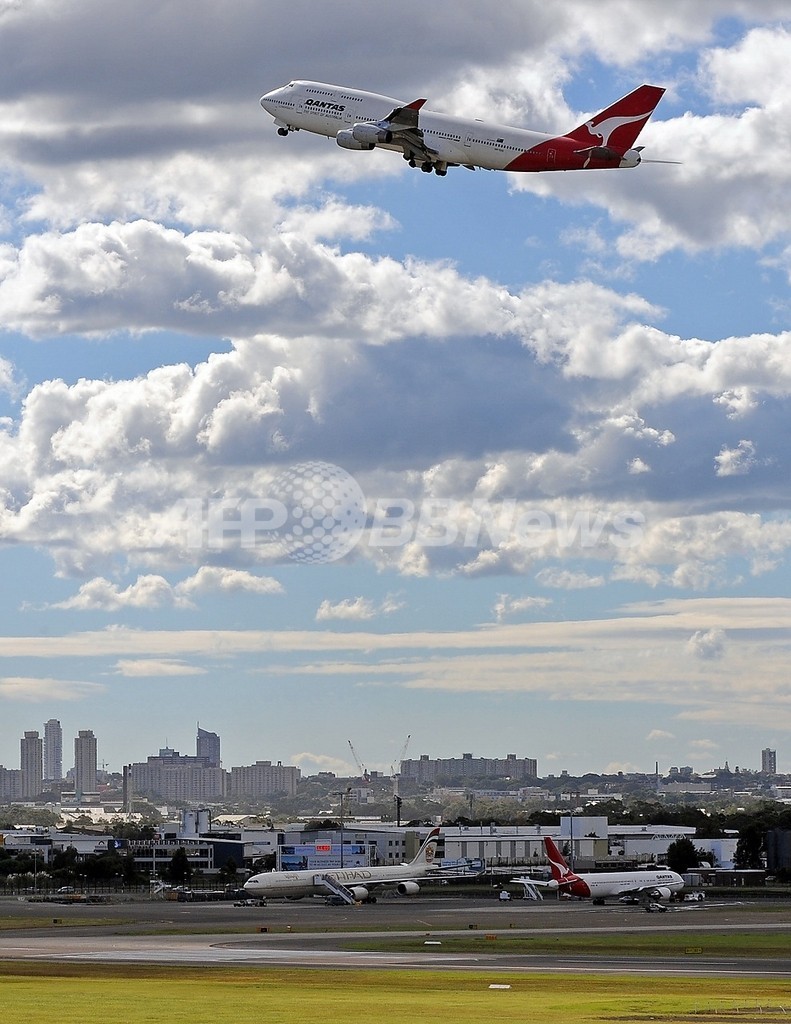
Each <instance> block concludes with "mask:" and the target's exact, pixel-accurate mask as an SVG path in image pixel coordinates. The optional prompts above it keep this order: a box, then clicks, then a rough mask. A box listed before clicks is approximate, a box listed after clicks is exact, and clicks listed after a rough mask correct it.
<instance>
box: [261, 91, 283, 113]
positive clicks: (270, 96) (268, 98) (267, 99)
mask: <svg viewBox="0 0 791 1024" xmlns="http://www.w3.org/2000/svg"><path fill="white" fill-rule="evenodd" d="M279 92H280V90H279V89H273V90H272V91H271V92H265V93H264V95H263V96H262V97H261V99H260V100H259V101H258V102H259V103H260V104H261V106H262V107H263V108H264V110H266V109H267V107H268V104H269V103H271V102H272V100H274V98H275V96H277V94H278V93H279Z"/></svg>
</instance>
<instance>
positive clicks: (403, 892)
mask: <svg viewBox="0 0 791 1024" xmlns="http://www.w3.org/2000/svg"><path fill="white" fill-rule="evenodd" d="M396 891H397V893H398V895H399V896H417V894H418V893H419V892H420V886H419V885H418V884H417V882H399V883H398V885H397V887H396Z"/></svg>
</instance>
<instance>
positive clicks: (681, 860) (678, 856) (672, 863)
mask: <svg viewBox="0 0 791 1024" xmlns="http://www.w3.org/2000/svg"><path fill="white" fill-rule="evenodd" d="M665 859H666V861H667V866H668V867H669V868H670V870H671V871H677V872H678V873H679V874H680V875H683V874H684V872H685V871H689V869H690V868H696V867H698V865H699V864H700V853H699V852H698V850H697V848H696V847H695V844H694V843H693V842H692V840H691V839H688V838H687V837H686V836H682V837H681V839H676V841H675V842H673V843H671V844H670V846H668V848H667V856H666V858H665Z"/></svg>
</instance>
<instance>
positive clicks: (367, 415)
mask: <svg viewBox="0 0 791 1024" xmlns="http://www.w3.org/2000/svg"><path fill="white" fill-rule="evenodd" d="M54 7H59V8H60V9H59V10H57V11H55V10H54ZM54 7H53V4H52V3H51V2H50V3H44V2H43V0H32V2H30V3H28V4H25V5H24V6H18V5H15V4H10V3H9V4H0V26H1V27H2V29H3V31H2V32H0V53H1V54H2V57H3V59H2V61H0V69H2V70H0V111H1V112H2V113H1V114H0V116H1V117H2V124H3V136H4V140H5V145H4V152H3V156H2V159H1V160H0V169H1V170H2V188H0V324H2V325H3V329H2V331H1V332H0V359H1V360H2V361H1V362H0V416H2V417H4V421H3V422H4V432H3V433H2V434H0V497H2V502H3V505H2V513H1V514H0V545H1V546H0V567H2V569H3V571H4V578H5V579H6V580H7V581H8V582H7V586H6V587H5V588H4V590H3V592H2V594H0V608H2V613H3V615H2V622H3V627H2V633H1V634H0V658H2V664H0V764H4V765H5V766H6V767H16V766H17V765H18V758H19V738H20V736H21V735H22V732H23V731H24V730H25V729H31V728H41V727H42V725H43V722H44V721H46V720H47V719H48V718H51V717H57V718H60V719H61V721H62V723H63V726H64V743H65V749H66V750H67V751H68V750H70V745H71V737H72V736H73V735H76V733H77V730H78V729H82V728H92V729H93V730H94V731H95V733H96V735H97V737H98V740H99V758H100V760H102V761H105V762H106V763H107V764H108V766H109V767H111V768H113V769H116V770H118V769H120V767H121V765H122V764H123V763H124V762H126V761H134V760H139V759H142V758H145V756H147V755H148V754H150V753H155V752H156V750H157V749H158V748H159V747H160V746H162V745H164V744H165V743H166V742H167V743H169V744H170V745H173V746H175V747H177V748H179V749H181V750H182V751H184V752H193V750H194V746H193V744H194V734H195V723H196V722H197V721H200V723H201V725H202V726H203V727H204V728H209V729H214V730H216V731H218V732H219V733H220V734H221V736H222V738H223V760H224V763H225V764H226V766H228V767H230V766H231V765H234V764H245V763H250V762H251V761H254V760H256V759H271V760H273V761H277V760H282V761H283V762H287V763H297V764H299V765H300V766H301V767H302V769H303V771H305V772H307V773H312V772H314V771H317V770H322V769H325V768H329V769H332V770H337V771H351V770H352V768H353V766H352V764H351V760H350V754H349V751H348V744H347V740H348V739H352V741H353V742H354V744H355V747H356V749H357V751H358V753H359V755H360V756H361V757H362V759H363V760H364V761H365V763H366V764H367V765H368V766H369V767H374V768H377V767H378V768H380V769H382V770H387V769H388V768H389V765H390V764H391V763H392V761H393V759H394V758H395V757H396V756H397V754H398V752H399V751H400V749H401V747H402V745H403V742H404V738H405V737H406V735H407V734H411V736H412V740H411V745H410V752H411V753H412V754H417V753H422V752H425V753H429V754H432V755H434V756H452V755H458V754H460V753H462V752H465V751H471V752H474V753H475V754H477V755H487V756H498V755H502V754H505V753H509V752H515V753H517V754H518V755H519V756H527V757H536V758H537V760H538V765H539V773H540V774H542V775H543V774H549V773H555V774H557V773H559V772H560V771H562V770H564V769H565V770H567V771H569V772H572V773H576V772H583V771H588V770H589V771H605V770H624V771H631V770H637V771H651V770H653V767H654V763H655V762H656V761H658V762H659V764H660V768H663V769H664V770H666V769H667V768H669V767H670V766H671V765H681V764H691V765H693V766H694V767H695V768H697V769H699V770H705V769H707V768H711V767H715V766H717V765H721V764H724V763H725V761H728V763H729V764H730V765H731V767H733V766H735V765H740V766H744V767H747V768H750V767H757V766H759V765H760V751H761V749H762V748H763V747H764V746H771V747H775V748H776V749H777V751H778V767H779V768H780V770H788V768H789V766H791V761H789V759H788V755H787V754H784V750H786V749H787V745H788V743H787V741H788V736H789V732H791V713H790V712H789V685H788V679H787V671H786V666H787V663H788V658H787V652H788V647H789V626H791V618H790V617H789V616H790V615H791V604H789V599H788V597H787V595H788V594H789V563H788V548H789V544H790V543H791V524H789V517H788V508H789V500H788V499H789V486H788V485H789V458H788V454H787V445H786V441H785V437H786V435H787V431H788V426H789V414H788V395H789V389H791V371H789V367H791V335H789V331H788V322H789V316H790V315H791V304H790V303H789V297H788V295H789V292H788V284H789V273H790V272H791V271H790V270H789V268H790V266H791V259H790V258H789V254H790V253H791V244H790V242H789V234H790V232H791V216H790V215H789V212H788V203H787V195H788V186H789V172H788V168H789V166H791V141H789V138H788V136H787V132H785V129H784V125H785V124H787V121H788V117H789V114H790V113H791V111H789V109H788V107H789V104H790V103H791V101H790V100H789V99H788V97H789V96H791V89H790V88H789V86H790V85H791V82H789V71H788V68H789V67H791V60H789V57H791V32H789V29H788V27H787V24H786V22H785V21H784V19H785V16H786V8H785V5H784V4H782V3H780V2H771V0H765V2H760V0H759V2H754V3H749V4H748V3H746V2H743V0H711V2H710V3H706V4H699V5H696V6H695V7H694V8H692V9H690V6H689V4H687V3H685V2H682V0H668V2H667V3H665V4H664V5H663V11H662V18H661V19H659V18H656V17H655V11H656V7H655V5H653V4H651V3H649V2H647V0H634V2H633V3H631V4H629V5H626V6H624V5H623V4H621V3H615V2H608V0H602V2H600V3H598V4H596V5H593V4H589V3H585V2H583V0H561V2H558V3H556V4H553V5H552V6H551V7H547V5H541V4H538V3H529V2H519V3H517V2H512V3H508V2H503V3H501V4H500V5H498V8H497V10H496V11H491V12H489V14H488V15H487V32H486V35H485V36H482V33H481V26H480V21H479V18H478V16H477V11H478V8H477V5H476V6H474V5H472V4H468V3H464V2H461V3H454V4H450V3H444V2H440V3H437V4H434V5H432V7H431V9H430V10H426V9H424V7H423V6H422V5H419V4H412V3H411V2H408V3H407V4H406V7H405V9H404V15H403V17H404V19H405V23H408V24H409V25H410V53H411V54H412V58H413V59H412V60H410V61H408V62H405V61H404V60H403V53H402V50H403V45H402V42H401V41H399V40H392V41H391V43H390V44H387V45H383V44H382V42H381V40H382V34H381V24H380V18H379V14H378V12H377V11H376V10H375V9H374V8H371V7H370V5H365V4H361V3H356V2H351V3H344V4H334V3H329V4H324V5H322V19H321V24H318V23H317V20H316V19H315V17H314V14H315V11H316V7H315V5H314V4H310V3H306V2H297V3H294V4H291V5H289V7H288V9H283V8H281V7H276V6H275V5H270V4H268V3H264V4H261V3H253V2H252V0H251V2H246V0H237V2H233V3H231V4H229V5H226V6H225V7H223V9H222V11H219V10H218V9H216V5H211V4H209V3H204V2H202V0H195V2H191V3H189V4H187V3H186V0H184V2H182V3H176V4H171V5H169V6H168V7H167V8H166V9H163V8H161V5H158V4H155V3H153V2H152V3H148V2H146V0H143V2H141V3H140V4H138V5H136V8H135V16H134V17H133V18H132V17H131V16H130V14H129V12H128V11H127V10H126V9H125V8H114V7H109V8H108V6H107V5H106V4H102V3H99V2H98V0H79V2H77V3H69V4H65V3H63V4H56V5H54ZM54 14H57V16H56V17H55V16H53V15H54ZM330 15H331V16H330ZM623 38H628V39H629V41H630V45H629V47H628V51H625V50H624V48H623V47H622V46H621V45H620V43H619V40H621V39H623ZM372 39H377V40H378V43H377V46H376V47H375V48H372V46H371V40H372ZM374 49H375V52H374ZM33 68H35V69H36V71H35V73H33ZM429 69H430V70H429ZM298 77H303V78H312V79H315V80H319V81H329V82H336V83H339V84H344V85H347V86H352V87H357V88H364V89H370V90H372V91H377V92H382V93H384V94H387V95H392V96H396V97H398V98H402V99H404V100H406V101H408V100H411V99H413V98H415V97H417V96H427V97H429V101H428V105H429V106H430V107H432V108H434V109H439V110H444V111H448V112H453V113H458V114H461V115H465V116H470V117H475V116H480V117H485V118H488V119H492V120H500V121H502V122H504V123H510V124H518V125H522V126H524V127H529V128H535V129H537V130H543V131H560V130H563V129H568V128H571V127H572V126H573V125H576V124H578V123H580V121H581V120H582V119H583V118H584V117H585V116H587V115H589V114H590V113H591V112H594V111H596V110H598V109H601V108H602V107H604V106H605V105H607V104H608V103H609V102H611V101H612V100H614V99H615V98H617V97H618V96H619V95H622V94H623V93H625V92H627V91H629V90H630V89H631V88H633V87H634V86H636V85H637V84H639V83H640V82H643V81H645V82H651V83H653V84H658V85H662V86H665V87H666V89H667V92H666V94H665V97H664V98H663V100H662V101H661V103H660V105H659V107H658V109H657V111H656V113H655V115H654V117H653V118H652V121H651V122H649V125H648V127H647V128H646V129H645V131H644V133H643V135H642V136H641V140H640V141H641V142H644V143H645V145H646V151H645V154H644V155H646V156H649V157H654V158H658V159H678V160H682V161H683V163H682V164H681V165H677V166H672V165H670V166H669V165H661V164H647V163H646V164H644V165H642V166H641V167H639V168H637V169H635V170H632V171H623V172H580V173H567V174H542V175H521V176H519V175H506V174H500V173H494V172H484V171H477V172H475V173H469V172H468V171H465V170H463V169H456V170H453V169H451V171H450V173H449V174H448V176H447V177H446V178H444V179H440V178H437V177H435V176H433V175H424V174H420V173H416V172H412V173H410V169H409V168H408V167H406V165H405V164H404V163H403V161H400V160H399V159H398V158H397V157H395V156H394V155H393V154H388V153H381V152H377V153H350V152H345V151H342V150H340V149H339V148H338V147H337V146H335V144H334V143H333V142H332V140H326V139H321V138H315V137H311V136H308V135H306V134H305V133H304V132H303V133H299V134H296V135H291V136H289V138H287V139H281V138H279V137H278V136H277V134H276V132H275V129H274V126H273V124H272V123H271V120H270V118H269V117H268V116H267V115H266V114H265V113H264V112H263V111H262V110H261V108H260V106H259V105H258V97H259V96H260V94H261V93H263V92H265V91H268V90H269V89H272V88H274V87H276V86H277V85H280V84H283V83H285V82H286V81H288V80H289V79H291V78H298ZM316 463H322V464H328V465H332V466H337V467H339V471H342V473H343V474H348V475H350V476H351V477H352V478H353V481H354V482H355V483H356V484H357V485H358V486H359V488H360V490H361V492H362V495H363V496H364V504H365V508H364V513H365V516H366V517H367V518H366V520H365V528H364V530H363V532H362V536H361V537H360V539H359V541H358V543H357V544H356V545H355V546H354V547H353V548H352V549H351V550H350V551H349V552H348V553H347V554H346V556H345V557H343V558H338V559H337V560H333V561H331V562H328V563H326V564H315V565H308V564H302V563H299V562H297V561H296V560H295V559H294V558H292V557H290V556H289V551H288V550H287V549H285V550H281V551H280V552H279V553H276V554H274V555H273V554H272V553H271V551H270V552H267V553H265V554H264V553H262V552H261V550H256V549H252V548H249V547H245V545H244V544H239V543H235V542H234V541H233V540H232V539H229V540H228V541H227V543H226V544H225V545H224V546H222V547H221V548H215V549H212V547H211V545H209V544H208V543H206V544H204V543H202V544H199V545H195V544H194V543H190V542H189V540H188V539H187V540H185V537H186V536H187V534H186V531H185V520H184V515H185V512H184V509H185V505H184V502H185V501H188V502H189V501H192V502H197V503H198V504H199V506H200V508H201V509H208V508H209V504H208V503H209V502H210V501H214V502H218V501H223V500H224V501H226V502H231V501H238V500H239V499H246V500H258V499H260V498H266V497H268V496H271V495H272V494H273V493H274V492H273V490H272V488H273V487H275V488H276V487H277V484H278V480H281V481H282V479H283V477H282V474H283V473H284V472H287V471H288V470H289V469H291V470H292V471H294V467H297V470H298V471H299V472H302V473H303V474H304V472H305V471H304V469H302V470H300V469H299V467H305V466H306V465H307V464H311V465H314V466H315V464H316ZM398 501H402V502H407V503H411V506H410V507H412V508H413V509H414V510H415V518H414V519H412V520H410V522H409V524H408V525H409V527H410V530H411V529H412V527H414V525H415V524H416V522H417V520H418V518H419V517H420V516H421V515H423V516H425V517H428V516H429V513H430V512H431V511H432V510H433V514H434V516H435V525H436V521H437V520H436V517H437V515H438V513H437V509H440V510H441V522H442V528H441V529H440V531H439V532H440V535H442V534H443V531H444V536H445V539H446V540H448V543H444V544H437V543H436V538H437V531H436V529H435V533H434V537H433V539H432V537H428V538H427V537H426V536H423V537H422V538H421V537H420V536H413V535H412V534H411V533H410V535H409V537H407V536H406V534H404V535H403V537H402V540H403V541H404V542H403V543H399V544H391V545H389V546H383V545H382V544H379V543H377V542H376V538H375V535H374V534H373V533H372V532H371V527H372V525H375V514H376V510H377V508H382V507H385V506H386V505H388V504H391V503H392V502H398ZM437 502H441V503H442V504H441V505H437ZM476 503H478V504H477V505H476ZM481 503H483V504H484V505H485V507H486V509H487V510H488V512H489V513H491V514H492V515H495V516H501V517H502V516H505V519H504V520H503V519H501V520H500V522H501V525H502V523H503V522H506V521H507V524H510V525H506V526H505V527H503V529H502V530H501V531H500V534H499V536H498V537H495V538H492V537H491V536H488V535H486V533H485V531H484V532H483V533H482V534H481V536H480V538H479V539H478V540H476V541H475V542H474V543H464V541H463V539H464V537H465V535H467V536H470V534H469V531H470V529H471V524H472V523H473V522H474V520H475V509H476V508H480V507H481ZM192 507H195V506H194V505H193V506H192ZM624 515H628V516H632V517H637V518H636V519H635V521H636V522H639V529H638V530H634V531H632V532H631V533H630V534H629V535H628V539H629V541H630V543H629V544H627V545H619V544H618V543H614V540H615V541H617V540H618V539H619V538H620V537H621V536H623V534H619V530H618V526H617V524H618V523H619V522H622V520H621V519H619V517H622V516H624ZM509 516H510V518H509ZM424 521H425V520H424ZM519 523H521V524H522V527H521V528H520V527H519ZM525 524H527V525H525ZM586 529H587V530H588V531H589V532H588V534H587V535H586V534H585V533H584V530H586ZM591 530H592V531H593V537H592V538H591V532H590V531H591ZM580 531H583V532H580ZM586 537H587V539H586Z"/></svg>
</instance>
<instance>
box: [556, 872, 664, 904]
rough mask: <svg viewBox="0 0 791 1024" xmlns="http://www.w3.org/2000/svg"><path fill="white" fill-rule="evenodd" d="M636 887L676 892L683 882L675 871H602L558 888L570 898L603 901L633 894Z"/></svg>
mask: <svg viewBox="0 0 791 1024" xmlns="http://www.w3.org/2000/svg"><path fill="white" fill-rule="evenodd" d="M636 886H639V887H640V888H646V889H651V888H655V889H667V890H668V891H669V892H678V891H680V890H681V889H683V888H684V880H683V878H681V876H680V875H678V874H676V872H675V871H617V872H614V871H603V872H600V873H599V874H595V873H594V874H586V875H578V876H577V877H576V879H574V880H573V881H569V882H561V883H560V886H559V888H560V890H561V891H562V892H567V893H569V894H570V895H571V896H580V897H582V898H583V899H594V900H603V899H605V898H607V897H613V896H620V895H621V894H622V893H627V892H633V891H634V889H635V887H636Z"/></svg>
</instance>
